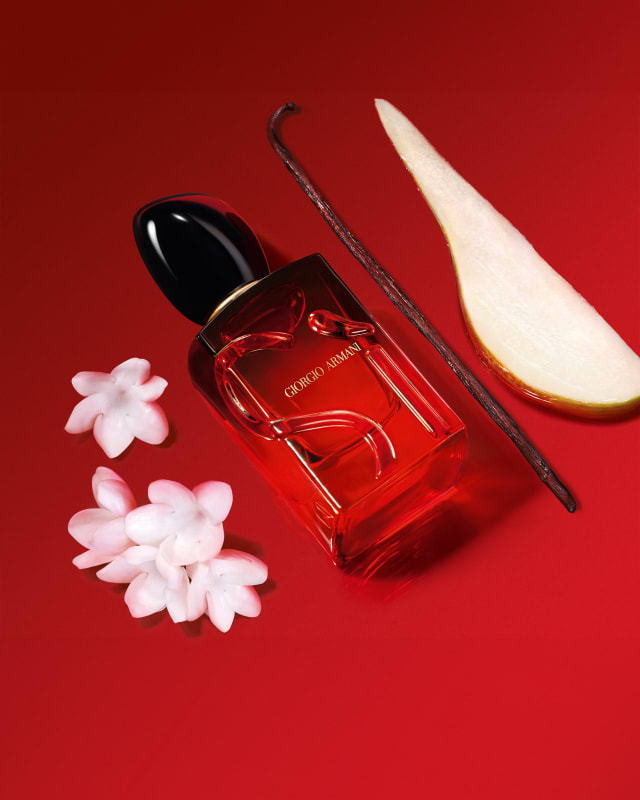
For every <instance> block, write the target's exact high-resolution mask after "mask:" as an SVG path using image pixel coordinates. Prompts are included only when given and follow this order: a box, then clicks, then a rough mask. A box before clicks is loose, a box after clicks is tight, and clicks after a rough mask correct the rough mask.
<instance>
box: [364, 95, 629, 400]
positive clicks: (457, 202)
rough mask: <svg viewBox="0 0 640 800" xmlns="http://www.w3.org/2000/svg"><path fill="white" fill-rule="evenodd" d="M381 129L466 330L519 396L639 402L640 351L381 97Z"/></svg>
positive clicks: (547, 398) (378, 107) (544, 398)
mask: <svg viewBox="0 0 640 800" xmlns="http://www.w3.org/2000/svg"><path fill="white" fill-rule="evenodd" d="M376 108H377V111H378V114H379V116H380V120H381V121H382V124H383V126H384V129H385V131H386V133H387V135H388V136H389V138H390V139H391V141H392V143H393V145H394V146H395V148H396V150H397V152H398V154H399V155H400V157H401V159H402V160H403V161H404V163H405V165H406V166H407V168H408V169H409V171H410V172H411V174H412V175H413V178H414V180H415V181H416V183H417V184H418V187H419V188H420V190H421V192H422V194H423V195H424V197H425V199H426V201H427V203H428V204H429V206H430V207H431V209H432V211H433V213H434V214H435V216H436V218H437V219H438V221H439V223H440V225H441V227H442V229H443V232H444V234H445V236H446V238H447V240H448V242H449V246H450V249H451V256H452V259H453V263H454V266H455V270H456V276H457V281H458V291H459V295H460V303H461V306H462V311H463V315H464V317H465V322H466V324H467V327H468V328H469V333H470V335H471V338H472V339H473V340H474V343H475V344H476V347H477V348H478V349H479V350H480V351H481V354H482V355H483V357H484V360H485V362H486V363H488V364H489V366H490V367H491V368H492V369H494V371H496V372H497V373H498V375H499V376H500V377H501V378H503V379H504V380H506V381H507V382H508V383H510V384H511V385H512V386H513V387H515V388H516V389H517V390H518V391H520V392H521V393H523V394H526V395H529V396H531V397H534V398H536V399H538V400H541V401H542V402H546V403H551V404H553V405H557V406H560V407H562V408H564V409H565V410H569V411H573V412H575V413H578V414H586V415H590V416H591V415H593V416H599V415H603V416H607V415H614V414H617V413H620V412H621V411H624V410H628V409H630V408H632V407H635V406H636V405H640V358H638V356H637V355H636V354H635V353H634V352H633V350H632V349H631V348H630V347H629V346H628V345H627V344H626V343H625V342H624V340H623V339H622V338H621V337H620V336H619V335H618V334H617V333H616V332H615V331H614V330H613V328H612V327H611V326H610V325H609V324H608V323H607V322H605V320H604V319H603V318H602V317H601V316H600V314H598V312H597V311H596V310H595V309H594V308H593V306H591V305H590V304H589V303H588V302H587V301H586V300H585V299H584V298H583V297H582V296H581V295H580V294H578V292H576V290H575V289H574V288H573V287H572V286H571V284H569V283H568V282H567V281H566V280H565V279H564V278H563V277H561V276H560V275H559V274H558V273H557V272H556V271H555V270H554V269H553V268H552V267H551V266H549V264H547V262H546V261H544V259H543V258H542V257H541V256H540V255H538V253H537V252H536V251H535V250H534V248H533V247H532V246H531V244H530V243H529V242H528V241H527V240H526V239H525V238H524V236H523V235H522V234H521V233H520V232H519V231H518V230H517V229H516V228H514V226H513V225H512V224H511V223H510V222H509V221H508V220H507V219H505V217H503V216H502V214H500V213H499V212H498V211H496V209H495V208H494V207H493V206H492V205H491V204H490V203H489V202H488V201H487V200H485V199H484V198H483V197H482V196H481V195H480V194H478V192H477V191H476V190H475V189H474V188H473V187H472V186H471V185H470V184H469V183H467V182H466V181H465V180H464V178H462V177H461V176H460V175H459V174H458V173H457V172H456V171H455V170H454V169H453V168H452V167H451V166H450V165H449V164H448V163H447V162H446V161H445V160H444V159H443V158H442V157H441V156H440V155H439V154H438V153H437V151H436V150H435V149H434V148H433V147H432V146H431V145H430V144H429V142H428V141H427V140H426V139H425V138H424V136H423V135H422V134H421V133H420V131H419V130H418V129H417V128H416V127H415V126H414V125H413V124H412V123H411V122H410V121H409V120H408V119H407V118H406V117H405V116H404V115H403V114H402V113H401V112H400V111H398V110H397V109H396V108H395V107H394V106H392V105H391V104H390V103H388V102H387V101H386V100H376Z"/></svg>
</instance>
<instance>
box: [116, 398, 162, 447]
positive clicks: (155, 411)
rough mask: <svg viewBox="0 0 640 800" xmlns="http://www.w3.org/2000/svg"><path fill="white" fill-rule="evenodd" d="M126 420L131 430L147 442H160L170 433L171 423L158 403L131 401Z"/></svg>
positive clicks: (142, 440)
mask: <svg viewBox="0 0 640 800" xmlns="http://www.w3.org/2000/svg"><path fill="white" fill-rule="evenodd" d="M126 420H127V425H128V427H129V430H130V431H131V432H132V433H133V434H134V435H135V436H136V438H137V439H140V441H141V442H146V443H147V444H160V443H161V442H164V440H165V439H166V438H167V435H168V434H169V423H168V422H167V418H166V416H165V414H164V411H163V410H162V409H161V408H160V406H159V405H158V404H157V403H143V402H140V403H135V404H134V403H131V404H130V405H129V406H128V408H127V416H126Z"/></svg>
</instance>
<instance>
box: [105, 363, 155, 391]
mask: <svg viewBox="0 0 640 800" xmlns="http://www.w3.org/2000/svg"><path fill="white" fill-rule="evenodd" d="M150 372H151V364H149V362H148V361H147V359H146V358H129V359H127V360H126V361H123V362H122V364H118V366H117V367H114V368H113V369H112V370H111V374H112V375H113V376H114V377H115V378H117V381H118V383H121V384H123V385H125V386H135V385H138V384H140V383H144V382H145V381H146V380H147V378H148V377H149V374H150Z"/></svg>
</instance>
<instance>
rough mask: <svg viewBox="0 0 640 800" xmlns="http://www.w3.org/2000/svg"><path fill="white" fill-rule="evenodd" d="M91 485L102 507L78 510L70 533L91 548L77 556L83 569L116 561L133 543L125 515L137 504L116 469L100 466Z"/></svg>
mask: <svg viewBox="0 0 640 800" xmlns="http://www.w3.org/2000/svg"><path fill="white" fill-rule="evenodd" d="M91 488H92V489H93V496H94V497H95V499H96V503H97V504H98V506H99V508H87V509H85V510H84V511H78V513H77V514H74V515H73V517H71V519H70V520H69V533H70V534H71V535H72V536H73V538H74V539H75V540H76V541H77V542H79V543H80V544H81V545H84V547H86V548H88V549H87V550H86V551H85V552H84V553H81V554H80V555H79V556H76V557H75V558H74V559H73V563H74V564H75V565H76V567H78V568H79V569H86V567H95V566H97V565H98V564H106V563H108V562H109V561H113V559H114V558H116V557H117V556H119V555H120V554H121V553H123V552H124V551H125V550H126V549H127V548H129V547H131V546H132V544H133V542H132V541H131V540H130V539H129V538H128V536H127V535H126V533H125V529H124V518H125V515H126V514H127V513H128V512H129V511H131V509H133V508H134V507H135V504H136V503H135V500H134V498H133V495H132V494H131V490H130V489H129V487H128V486H127V484H126V483H125V482H124V481H123V480H122V478H121V477H120V476H119V475H117V474H116V473H115V472H114V471H113V470H112V469H108V468H107V467H98V469H97V470H96V471H95V474H94V476H93V478H92V480H91Z"/></svg>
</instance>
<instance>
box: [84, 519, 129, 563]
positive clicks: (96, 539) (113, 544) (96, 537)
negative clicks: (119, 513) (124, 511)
mask: <svg viewBox="0 0 640 800" xmlns="http://www.w3.org/2000/svg"><path fill="white" fill-rule="evenodd" d="M130 546H131V540H130V539H129V537H128V536H127V535H126V533H125V532H124V518H123V517H116V518H115V519H112V520H110V521H109V522H106V523H105V524H104V525H100V527H99V528H97V529H96V531H95V533H94V534H93V541H92V542H91V549H92V550H97V551H98V552H99V553H111V554H113V555H120V553H122V551H123V550H126V549H127V547H130Z"/></svg>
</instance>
